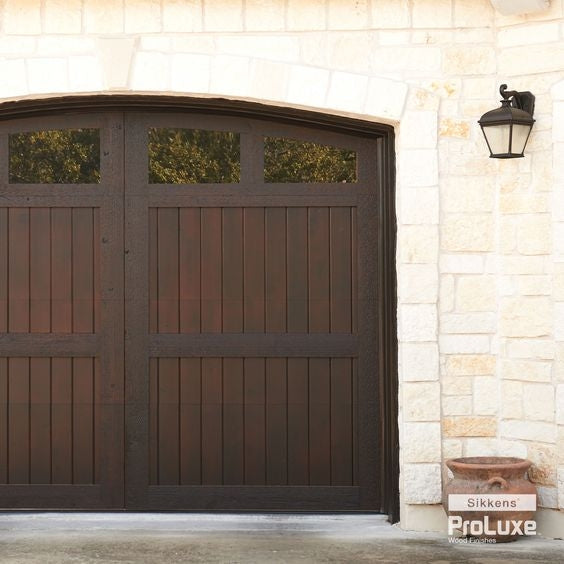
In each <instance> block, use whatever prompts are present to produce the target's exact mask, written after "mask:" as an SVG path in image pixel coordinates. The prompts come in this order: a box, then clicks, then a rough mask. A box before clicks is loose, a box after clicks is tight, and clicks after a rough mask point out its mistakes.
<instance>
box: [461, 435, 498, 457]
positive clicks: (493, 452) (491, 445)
mask: <svg viewBox="0 0 564 564" xmlns="http://www.w3.org/2000/svg"><path fill="white" fill-rule="evenodd" d="M497 454H498V441H497V439H477V438H473V437H469V438H467V439H466V440H465V441H464V456H497Z"/></svg>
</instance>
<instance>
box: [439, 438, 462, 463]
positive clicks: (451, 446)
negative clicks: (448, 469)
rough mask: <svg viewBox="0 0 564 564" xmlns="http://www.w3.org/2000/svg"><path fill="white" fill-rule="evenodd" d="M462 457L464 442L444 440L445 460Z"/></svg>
mask: <svg viewBox="0 0 564 564" xmlns="http://www.w3.org/2000/svg"><path fill="white" fill-rule="evenodd" d="M461 456H462V441H459V440H458V439H445V440H443V458H444V459H445V460H446V459H448V458H460V457H461Z"/></svg>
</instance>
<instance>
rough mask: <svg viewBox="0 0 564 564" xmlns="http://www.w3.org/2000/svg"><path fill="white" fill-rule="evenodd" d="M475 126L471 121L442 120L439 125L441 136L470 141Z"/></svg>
mask: <svg viewBox="0 0 564 564" xmlns="http://www.w3.org/2000/svg"><path fill="white" fill-rule="evenodd" d="M473 125H474V124H472V123H471V122H470V121H469V120H461V119H453V118H442V119H441V121H440V123H439V136H440V137H453V138H458V139H468V138H469V137H470V132H471V128H472V126H473Z"/></svg>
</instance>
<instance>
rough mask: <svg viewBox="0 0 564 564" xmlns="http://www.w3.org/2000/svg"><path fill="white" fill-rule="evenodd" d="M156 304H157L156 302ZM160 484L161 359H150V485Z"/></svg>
mask: <svg viewBox="0 0 564 564" xmlns="http://www.w3.org/2000/svg"><path fill="white" fill-rule="evenodd" d="M155 303H156V302H155ZM158 483H159V359H158V358H150V359H149V484H150V485H157V484H158Z"/></svg>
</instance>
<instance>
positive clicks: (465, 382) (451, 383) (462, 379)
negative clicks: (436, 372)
mask: <svg viewBox="0 0 564 564" xmlns="http://www.w3.org/2000/svg"><path fill="white" fill-rule="evenodd" d="M473 380H474V379H473V378H472V377H470V376H456V377H452V376H445V377H444V378H442V379H441V392H442V394H443V396H468V397H472V396H471V394H472V383H473Z"/></svg>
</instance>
